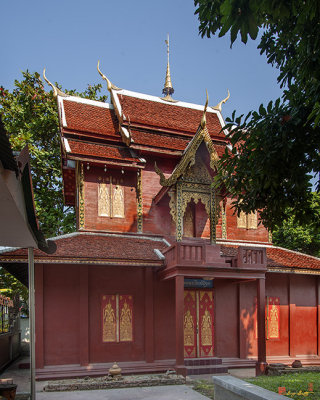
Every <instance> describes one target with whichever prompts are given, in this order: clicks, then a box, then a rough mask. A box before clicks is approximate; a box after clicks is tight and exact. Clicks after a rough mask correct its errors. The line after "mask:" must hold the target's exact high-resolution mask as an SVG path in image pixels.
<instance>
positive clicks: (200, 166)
mask: <svg viewBox="0 0 320 400" xmlns="http://www.w3.org/2000/svg"><path fill="white" fill-rule="evenodd" d="M208 101H209V99H208V93H207V98H206V104H205V106H204V111H203V116H202V118H201V123H200V125H199V127H198V130H197V132H196V134H195V136H194V137H193V138H192V140H191V141H190V142H189V144H188V146H187V148H186V149H185V151H184V152H183V154H182V157H181V160H180V162H179V163H178V164H177V166H176V167H175V169H174V171H173V172H172V174H171V176H169V177H168V178H166V177H165V176H164V174H163V172H162V171H161V170H160V168H158V166H157V164H156V163H155V171H156V173H157V174H158V175H159V176H160V184H161V185H162V186H166V187H171V188H170V190H169V191H168V195H169V197H170V201H169V207H170V214H171V216H172V219H173V220H174V222H175V224H176V239H177V241H181V240H182V236H183V231H184V229H183V217H184V214H185V211H186V209H187V206H188V204H189V203H190V202H191V201H192V200H193V201H194V202H195V204H197V203H198V202H199V200H200V201H201V202H202V203H203V204H204V206H205V209H206V212H207V214H208V216H209V219H210V241H211V243H214V242H215V238H216V220H217V207H216V196H215V193H214V188H213V185H212V177H211V175H210V173H209V171H208V169H207V167H206V166H205V164H204V163H203V161H202V159H201V155H200V152H198V150H199V147H200V145H201V143H202V142H204V143H205V145H206V147H207V150H208V153H209V156H210V168H211V169H212V170H215V169H216V167H217V163H218V161H219V156H218V154H217V152H216V150H215V148H214V146H213V143H212V140H211V137H210V135H209V132H208V129H207V127H206V111H207V106H208Z"/></svg>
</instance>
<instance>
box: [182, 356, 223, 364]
mask: <svg viewBox="0 0 320 400" xmlns="http://www.w3.org/2000/svg"><path fill="white" fill-rule="evenodd" d="M221 364H222V359H221V358H218V357H211V358H208V357H207V358H186V359H185V360H184V365H186V366H198V365H199V366H200V365H221Z"/></svg>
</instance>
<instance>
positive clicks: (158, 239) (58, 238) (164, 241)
mask: <svg viewBox="0 0 320 400" xmlns="http://www.w3.org/2000/svg"><path fill="white" fill-rule="evenodd" d="M80 235H87V236H107V237H115V238H117V237H121V238H129V239H143V240H151V241H153V242H163V243H165V244H166V243H167V242H166V240H165V239H164V238H162V237H153V236H151V237H150V236H144V235H141V234H128V235H125V234H121V233H116V232H115V233H106V232H101V233H100V232H86V231H78V232H72V233H67V234H65V235H60V236H55V237H52V238H49V239H48V240H60V239H66V238H70V237H73V236H80Z"/></svg>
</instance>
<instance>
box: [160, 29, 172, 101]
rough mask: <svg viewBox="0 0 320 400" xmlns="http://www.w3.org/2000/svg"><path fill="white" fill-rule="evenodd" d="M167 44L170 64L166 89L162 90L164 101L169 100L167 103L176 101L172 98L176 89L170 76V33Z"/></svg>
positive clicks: (168, 65) (168, 64)
mask: <svg viewBox="0 0 320 400" xmlns="http://www.w3.org/2000/svg"><path fill="white" fill-rule="evenodd" d="M165 42H166V44H167V55H168V62H167V73H166V80H165V83H164V88H163V89H162V93H163V94H164V95H165V97H163V98H162V99H163V100H167V101H174V100H173V99H172V97H171V95H172V94H173V93H174V89H173V86H172V82H171V75H170V63H169V51H170V50H169V33H168V36H167V40H166V41H165Z"/></svg>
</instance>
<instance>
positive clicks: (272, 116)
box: [195, 0, 320, 229]
mask: <svg viewBox="0 0 320 400" xmlns="http://www.w3.org/2000/svg"><path fill="white" fill-rule="evenodd" d="M195 6H196V7H197V8H196V14H198V16H199V21H200V26H199V31H200V33H201V35H202V36H204V35H207V36H208V37H210V36H211V35H213V34H215V33H219V36H224V35H225V34H226V33H227V32H230V39H231V46H232V43H233V42H234V41H235V40H236V38H237V36H238V34H240V36H241V40H242V42H244V43H246V42H247V40H248V37H250V38H251V39H256V38H257V37H258V33H259V31H260V32H261V39H260V42H259V44H258V49H260V53H261V54H263V53H264V54H265V55H266V56H267V60H268V63H270V64H272V65H273V66H275V67H277V68H278V69H279V76H278V82H279V83H280V85H281V87H283V88H284V94H283V96H282V98H281V99H277V100H275V101H270V102H269V104H268V105H267V106H266V107H265V106H263V105H260V107H259V110H257V111H252V112H250V113H249V114H248V115H247V116H246V117H244V116H243V115H241V116H238V117H237V116H236V115H235V112H234V113H233V114H232V117H231V118H229V119H227V120H226V121H227V128H228V129H229V130H230V139H231V143H232V145H233V149H232V150H231V151H229V150H228V149H226V152H225V155H224V156H223V157H222V160H221V163H220V167H219V173H218V178H217V184H221V183H224V184H225V185H226V187H227V189H228V191H229V192H230V193H231V194H232V195H233V196H234V198H235V200H234V206H235V208H236V210H237V211H238V212H239V211H240V210H242V211H245V212H252V211H254V210H257V209H259V210H261V218H262V221H263V223H264V225H265V226H267V227H269V228H271V229H272V228H274V227H275V226H276V225H278V224H279V221H282V220H284V219H285V218H286V212H287V211H286V210H287V209H288V208H290V207H291V208H293V209H294V210H295V218H296V219H297V220H299V221H301V222H304V223H306V222H307V221H310V220H311V219H312V216H313V212H312V199H313V197H312V185H311V183H310V179H311V178H312V176H315V175H316V174H319V171H320V158H319V145H320V29H319V27H320V26H319V21H320V3H319V2H318V0H306V1H300V0H292V1H289V2H288V1H285V0H279V1H277V2H274V1H271V0H250V1H248V0H195ZM318 189H319V183H318V188H317V190H318Z"/></svg>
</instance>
